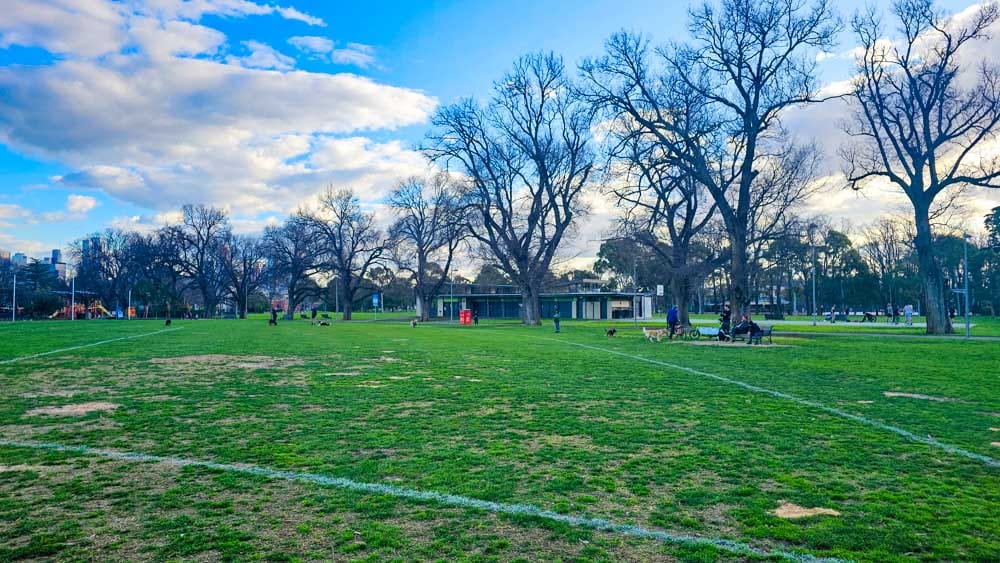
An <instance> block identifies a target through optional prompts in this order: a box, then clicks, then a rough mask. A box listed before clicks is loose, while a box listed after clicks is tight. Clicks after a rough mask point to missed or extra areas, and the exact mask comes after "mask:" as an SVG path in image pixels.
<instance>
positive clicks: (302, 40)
mask: <svg viewBox="0 0 1000 563" xmlns="http://www.w3.org/2000/svg"><path fill="white" fill-rule="evenodd" d="M288 43H289V44H290V45H292V46H293V47H295V48H296V49H298V50H300V51H304V52H306V53H310V54H318V55H325V54H327V53H329V52H330V51H332V50H333V45H334V43H333V40H331V39H327V38H326V37H317V36H315V35H305V36H297V37H292V38H291V39H289V40H288Z"/></svg>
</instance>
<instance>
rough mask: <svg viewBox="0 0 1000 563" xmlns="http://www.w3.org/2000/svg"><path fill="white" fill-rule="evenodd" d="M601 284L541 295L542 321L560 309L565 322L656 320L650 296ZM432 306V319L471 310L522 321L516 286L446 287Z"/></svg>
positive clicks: (587, 283) (552, 289)
mask: <svg viewBox="0 0 1000 563" xmlns="http://www.w3.org/2000/svg"><path fill="white" fill-rule="evenodd" d="M604 284H605V282H603V281H601V280H582V281H574V282H564V283H561V284H558V285H555V286H552V287H549V288H546V289H545V290H543V291H542V295H541V306H542V318H543V319H547V318H552V316H553V314H554V313H555V312H556V310H557V309H558V311H559V316H560V317H561V318H563V319H592V320H609V319H614V320H619V319H628V320H632V319H633V318H635V316H637V317H638V318H639V319H640V320H641V319H651V318H652V317H653V296H652V294H650V293H645V292H638V293H633V292H631V291H611V290H606V289H603V288H604ZM441 293H442V294H441V295H440V296H438V297H437V299H435V300H434V303H433V305H432V306H431V311H430V314H431V318H437V319H449V318H455V319H458V318H459V311H462V310H469V311H472V312H473V313H474V314H478V315H479V318H481V319H517V318H520V317H521V306H522V305H521V294H520V292H519V291H518V289H517V287H516V286H513V285H478V284H454V286H453V287H452V286H451V285H445V286H444V287H443V288H442V292H441Z"/></svg>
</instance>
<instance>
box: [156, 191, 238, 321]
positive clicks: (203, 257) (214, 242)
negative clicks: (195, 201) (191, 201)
mask: <svg viewBox="0 0 1000 563" xmlns="http://www.w3.org/2000/svg"><path fill="white" fill-rule="evenodd" d="M182 213H183V217H182V218H181V222H180V223H178V224H176V225H170V226H168V227H165V229H164V235H165V236H166V237H169V238H170V239H172V246H173V250H174V255H173V256H172V258H173V261H174V267H175V268H176V269H177V270H178V271H179V272H180V273H181V274H182V275H184V276H185V277H187V278H188V279H189V280H190V281H191V283H192V284H193V285H194V287H195V288H196V289H197V290H198V292H199V293H200V294H201V299H202V305H203V306H204V308H205V314H206V316H207V315H212V314H214V313H215V309H216V306H217V305H218V304H219V301H220V300H221V299H222V295H223V291H224V290H223V288H224V275H223V269H222V260H221V259H220V256H221V253H220V249H221V248H222V243H223V241H224V240H225V238H226V236H227V233H228V232H229V219H228V217H227V216H226V212H225V211H223V210H221V209H217V208H215V207H207V206H204V205H185V206H184V207H183V208H182Z"/></svg>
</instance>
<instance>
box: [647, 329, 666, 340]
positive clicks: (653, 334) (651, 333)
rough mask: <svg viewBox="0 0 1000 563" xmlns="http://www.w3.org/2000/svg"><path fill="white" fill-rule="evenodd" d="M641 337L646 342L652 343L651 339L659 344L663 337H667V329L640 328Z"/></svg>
mask: <svg viewBox="0 0 1000 563" xmlns="http://www.w3.org/2000/svg"><path fill="white" fill-rule="evenodd" d="M642 335H643V336H645V337H646V341H647V342H652V341H653V339H656V341H657V342H660V341H661V340H663V337H664V336H666V335H667V329H665V328H646V327H642Z"/></svg>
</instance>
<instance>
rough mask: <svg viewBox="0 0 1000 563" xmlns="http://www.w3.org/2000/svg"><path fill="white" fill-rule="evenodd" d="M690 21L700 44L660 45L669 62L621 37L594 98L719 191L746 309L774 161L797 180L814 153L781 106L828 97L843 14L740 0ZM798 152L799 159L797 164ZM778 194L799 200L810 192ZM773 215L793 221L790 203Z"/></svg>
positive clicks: (592, 91)
mask: <svg viewBox="0 0 1000 563" xmlns="http://www.w3.org/2000/svg"><path fill="white" fill-rule="evenodd" d="M689 27H690V30H691V33H692V36H693V42H692V43H691V44H690V45H687V46H679V47H675V48H672V49H661V50H659V51H658V54H659V61H660V63H661V64H660V67H659V68H653V67H652V66H651V64H650V60H649V59H650V57H649V54H648V46H647V44H646V42H645V41H643V40H642V39H641V38H639V37H636V36H634V35H630V34H627V33H619V34H616V35H615V36H613V37H612V38H611V39H610V40H609V41H608V43H607V49H606V55H605V56H604V57H602V58H600V59H597V60H594V61H588V62H586V63H584V65H583V67H582V71H583V73H584V76H585V78H586V81H587V85H588V87H587V90H588V97H589V99H590V100H591V101H592V103H594V104H595V105H596V106H597V107H599V108H603V109H604V110H606V111H608V112H609V113H610V114H611V115H612V116H627V117H628V118H629V119H632V120H634V121H635V122H636V123H637V124H638V125H639V126H641V127H642V128H644V129H645V130H646V131H648V132H649V134H651V135H654V136H655V137H656V138H657V140H658V142H659V143H660V145H661V147H662V149H663V150H664V152H665V154H668V155H670V157H671V159H672V160H673V164H674V165H675V166H677V167H678V168H679V169H680V171H681V172H682V173H684V174H687V175H689V176H691V177H692V178H693V179H694V180H695V181H697V182H698V183H700V184H702V185H703V186H704V187H705V189H707V190H708V192H709V193H710V194H711V195H712V198H713V199H714V201H715V203H716V204H717V206H718V211H719V213H720V215H721V217H722V220H723V222H724V224H725V227H726V231H727V234H728V237H729V250H730V257H731V261H730V279H731V283H730V300H731V302H732V304H733V308H734V311H735V312H736V313H737V314H738V313H739V312H741V311H742V310H743V309H744V307H745V306H746V304H747V303H748V302H749V299H750V293H749V274H750V268H751V265H750V263H749V262H750V259H749V258H750V257H749V251H748V246H749V245H750V244H751V242H752V238H753V237H754V236H755V235H754V231H755V230H757V231H758V234H760V233H759V231H760V229H759V227H758V226H756V225H755V224H754V221H755V217H754V215H755V214H756V213H757V212H758V211H762V209H761V205H768V204H767V203H763V204H762V203H761V202H767V201H769V200H771V199H772V196H771V195H769V194H771V193H773V192H775V191H777V190H775V189H773V188H772V187H771V182H770V180H769V179H768V178H767V175H768V172H767V168H769V167H770V168H771V173H772V174H777V176H784V177H788V173H789V172H790V171H792V170H799V171H802V170H804V169H803V168H802V167H801V164H802V163H803V162H806V161H808V160H809V159H808V158H805V154H804V153H803V152H802V151H803V150H807V149H801V148H796V147H795V146H794V143H793V142H792V140H791V139H789V138H788V135H787V134H786V133H785V132H784V131H783V130H782V127H781V123H780V117H781V114H782V112H783V111H785V110H787V109H788V108H791V107H794V106H798V105H802V104H808V103H812V102H817V101H821V100H820V98H819V97H818V95H817V85H816V82H815V79H814V66H815V52H816V51H817V50H823V49H826V48H828V47H829V46H830V45H832V44H833V42H834V38H835V36H836V34H837V33H838V31H839V29H840V22H839V20H838V19H837V18H836V17H835V16H834V14H833V12H832V10H831V8H830V5H829V2H828V0H815V1H814V2H813V3H812V4H811V5H807V3H806V2H805V1H804V0H728V1H726V2H723V4H722V6H721V9H718V10H717V9H716V8H715V7H713V6H712V5H711V4H704V5H703V6H701V7H699V8H696V9H693V10H692V11H691V13H690V25H689ZM789 156H791V157H792V158H793V160H797V161H798V162H797V163H796V162H793V163H791V165H790V166H789V163H786V162H785V159H786V158H787V157H789ZM799 179H802V178H801V175H800V178H799ZM784 185H785V186H787V185H788V183H785V184H784ZM796 191H798V192H799V195H800V196H801V195H802V191H800V190H796ZM755 194H756V195H755ZM777 199H778V200H781V201H783V205H786V206H787V205H788V204H791V203H796V202H797V201H799V200H800V199H801V197H785V196H783V197H779V198H777ZM767 212H768V213H770V214H771V215H772V216H774V218H775V219H777V220H776V221H774V224H776V225H778V224H781V221H780V215H781V213H780V212H779V211H778V210H776V209H768V210H767Z"/></svg>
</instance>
